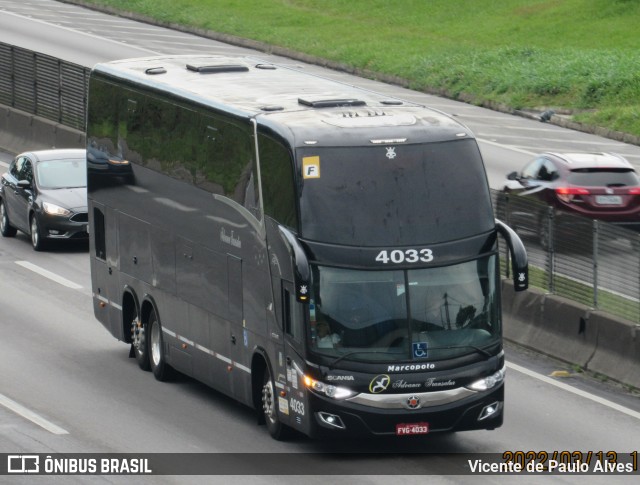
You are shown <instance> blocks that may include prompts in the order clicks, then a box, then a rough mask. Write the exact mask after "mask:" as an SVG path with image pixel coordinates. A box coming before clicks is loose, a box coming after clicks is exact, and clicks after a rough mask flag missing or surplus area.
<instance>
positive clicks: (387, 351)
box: [329, 345, 494, 369]
mask: <svg viewBox="0 0 640 485" xmlns="http://www.w3.org/2000/svg"><path fill="white" fill-rule="evenodd" d="M453 349H473V350H475V351H476V352H478V353H479V354H482V355H484V356H485V357H493V356H494V355H493V354H491V353H490V352H489V351H487V350H485V349H482V348H480V347H476V346H475V345H449V346H446V347H429V350H453ZM397 353H398V352H392V351H390V350H354V351H352V352H347V353H346V354H344V355H341V356H340V357H338V358H337V359H336V360H334V361H333V362H331V363H330V364H329V369H333V368H334V366H335V365H336V364H337V363H338V362H340V361H341V360H344V359H346V358H347V357H350V356H352V355H354V354H397Z"/></svg>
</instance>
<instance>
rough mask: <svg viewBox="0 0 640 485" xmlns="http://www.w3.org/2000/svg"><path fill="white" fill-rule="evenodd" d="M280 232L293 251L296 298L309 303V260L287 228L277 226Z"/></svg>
mask: <svg viewBox="0 0 640 485" xmlns="http://www.w3.org/2000/svg"><path fill="white" fill-rule="evenodd" d="M278 230H279V231H280V234H281V235H282V237H283V238H284V239H285V241H286V242H287V243H288V245H289V248H290V249H291V251H292V252H293V263H294V270H293V272H294V275H293V277H294V280H295V281H294V285H295V293H296V300H298V301H299V302H302V303H309V283H310V282H311V271H310V269H309V260H308V259H307V255H306V253H305V252H304V249H302V245H301V244H300V241H298V238H297V237H295V236H294V235H293V233H292V232H291V231H289V229H287V228H285V227H283V226H278Z"/></svg>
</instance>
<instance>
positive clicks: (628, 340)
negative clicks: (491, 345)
mask: <svg viewBox="0 0 640 485" xmlns="http://www.w3.org/2000/svg"><path fill="white" fill-rule="evenodd" d="M502 309H503V321H504V329H503V334H504V338H505V339H506V340H508V341H512V342H515V343H517V344H519V345H522V346H523V347H527V348H530V349H532V350H535V351H537V352H540V353H543V354H546V355H549V356H551V357H554V358H556V359H558V360H561V361H563V362H567V363H570V364H576V365H579V366H580V367H582V368H584V369H586V370H589V371H591V372H596V373H598V374H602V375H604V376H606V377H608V378H610V379H613V380H615V381H618V382H621V383H623V384H627V385H630V386H633V387H636V388H640V325H637V324H635V323H633V322H629V321H626V320H624V319H622V318H619V317H615V316H612V315H610V314H607V313H604V312H601V311H595V310H592V309H590V308H589V307H587V306H585V305H581V304H579V303H576V302H573V301H571V300H567V299H565V298H562V297H559V296H556V295H550V294H546V293H545V292H543V291H542V290H539V289H537V288H530V289H528V290H527V291H524V292H520V293H516V292H515V291H514V290H513V284H512V282H511V280H508V279H503V280H502Z"/></svg>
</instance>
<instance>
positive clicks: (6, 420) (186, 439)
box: [0, 0, 640, 483]
mask: <svg viewBox="0 0 640 485" xmlns="http://www.w3.org/2000/svg"><path fill="white" fill-rule="evenodd" d="M0 9H3V10H4V11H0V40H1V41H5V42H6V41H8V39H7V38H6V35H7V32H11V31H10V30H8V29H9V28H10V27H11V26H18V25H20V26H21V28H20V29H18V30H20V31H23V32H24V31H26V32H29V33H30V35H28V36H27V37H28V39H29V40H28V42H34V43H35V44H34V45H36V46H37V45H39V46H40V47H41V49H37V50H44V49H47V50H48V53H51V54H53V55H59V56H60V57H65V58H67V59H69V60H72V61H74V62H81V63H85V65H90V63H92V62H98V61H100V60H105V59H108V58H115V57H108V56H116V57H118V56H120V57H121V56H126V57H130V56H131V55H140V54H141V52H142V55H148V54H150V53H151V52H149V51H153V52H157V53H166V52H169V53H171V52H180V53H186V52H203V51H207V52H212V53H229V52H236V48H232V47H230V46H225V45H222V44H219V43H216V42H212V41H208V40H206V39H203V38H199V37H194V36H190V35H187V34H182V33H177V32H171V31H168V30H165V29H156V28H154V27H152V26H148V25H140V24H136V23H133V22H131V21H129V20H124V19H117V18H113V17H105V16H103V15H102V14H97V13H95V12H90V11H86V10H84V9H79V8H77V7H73V6H69V5H65V4H61V3H57V2H52V1H45V0H38V1H27V2H13V1H6V0H0ZM27 15H29V16H30V17H28V16H27ZM22 22H24V24H22ZM43 22H44V23H43ZM55 24H60V25H61V27H55ZM12 28H13V27H12ZM105 39H106V40H105ZM114 40H117V44H116V43H114ZM9 41H10V40H9ZM25 42H27V41H26V40H25ZM21 45H22V44H21ZM34 45H31V44H29V45H26V44H24V46H26V47H30V48H35V47H34ZM129 49H130V50H129ZM57 50H60V53H56V51H57ZM62 51H64V55H63V54H62V53H61V52H62ZM136 52H137V53H136ZM241 52H243V53H248V52H249V51H247V50H241ZM260 55H261V56H263V57H266V58H271V56H267V55H263V54H260ZM74 56H77V57H74ZM79 59H85V60H83V61H80V60H79ZM285 62H289V63H291V62H294V61H286V60H285ZM296 64H298V63H296ZM305 69H309V70H313V71H314V72H316V71H317V72H322V73H323V74H324V75H327V76H332V77H333V76H336V77H340V78H341V79H343V80H345V81H346V82H352V83H354V84H355V83H356V82H358V83H361V84H362V85H365V86H368V87H371V88H375V89H376V90H378V91H380V90H387V91H388V92H393V93H396V95H399V96H400V97H405V98H410V99H413V100H417V99H419V100H422V102H425V103H427V104H430V105H432V106H435V107H438V108H439V109H442V110H443V111H446V112H448V113H452V114H454V115H456V116H458V117H459V118H460V119H461V120H462V121H464V122H465V123H467V124H468V125H469V126H470V127H471V128H472V129H473V130H474V131H475V133H476V135H477V136H478V138H479V139H480V141H481V147H482V150H483V154H484V155H485V158H486V159H487V165H488V172H489V179H490V180H491V181H492V185H495V183H497V182H495V180H497V179H499V178H501V175H503V174H504V173H505V172H507V171H509V170H512V169H516V168H518V167H519V166H520V165H522V163H524V161H526V160H527V159H528V158H529V156H530V154H531V153H535V152H537V151H540V149H550V148H551V149H558V150H560V149H562V150H570V149H571V150H573V149H576V150H578V149H579V150H584V149H586V147H590V148H591V149H597V150H604V149H606V150H612V149H613V148H614V147H615V150H616V151H618V152H620V153H625V154H626V155H627V156H628V157H629V159H630V160H632V161H635V162H640V149H638V147H631V146H627V145H623V144H618V143H616V142H612V141H610V140H606V139H602V138H598V137H593V136H590V135H585V134H581V133H575V132H571V131H568V130H564V129H561V128H557V127H554V126H550V125H545V124H541V123H539V122H534V121H531V120H526V119H523V118H517V117H510V116H507V115H503V114H500V113H495V112H492V111H488V110H484V109H479V108H476V107H472V106H468V105H464V104H462V103H455V102H452V101H448V100H443V99H439V98H436V97H433V96H428V95H424V94H420V93H413V92H411V91H408V90H404V89H399V88H396V87H392V86H386V85H381V84H379V83H374V82H373V81H367V80H358V79H357V78H354V77H352V76H346V75H344V74H339V73H333V72H327V71H324V70H321V69H320V68H317V67H314V66H309V67H305ZM543 147H544V148H543ZM9 159H10V155H8V154H2V155H0V169H1V168H2V166H3V165H2V163H4V164H5V165H4V166H6V163H7V162H8V161H9ZM0 329H2V335H3V336H2V338H1V339H0V453H2V452H4V453H74V452H97V453H98V452H99V453H109V452H118V453H156V452H157V453H266V452H268V453H281V454H286V455H287V456H288V457H289V458H290V460H291V469H290V470H287V469H284V470H283V471H282V473H283V475H282V476H277V477H275V476H270V475H259V474H255V475H250V476H247V477H211V478H209V477H208V478H205V477H197V476H195V477H184V476H182V477H171V476H163V477H158V476H156V477H151V478H149V479H147V480H143V479H142V478H139V477H136V478H135V479H132V478H126V477H111V476H108V477H33V478H32V479H31V480H33V481H37V479H38V478H42V480H40V481H41V482H43V483H75V482H78V483H87V482H89V483H94V482H95V483H205V482H206V483H230V482H237V483H276V482H277V483H299V482H300V481H301V480H304V481H305V482H307V483H326V480H327V479H326V478H324V477H321V476H305V477H302V478H301V477H299V476H290V475H286V473H287V471H296V470H299V468H297V467H296V463H297V460H296V454H300V453H305V452H309V453H321V452H329V451H331V452H333V451H338V452H354V451H357V452H365V453H376V454H377V455H376V457H375V458H372V457H365V458H362V459H358V460H353V461H348V462H347V463H345V462H344V460H340V461H336V460H335V459H330V458H327V457H324V456H321V457H319V458H318V459H317V460H318V462H319V463H316V466H326V467H327V470H330V469H332V468H333V467H339V466H343V467H346V469H347V472H348V473H357V474H358V475H359V476H358V477H345V478H340V477H332V478H331V481H333V482H342V483H354V482H358V483H404V482H405V481H406V480H416V478H411V477H409V478H407V477H406V476H405V475H411V474H416V473H424V474H429V473H432V472H433V470H434V469H439V468H440V467H441V466H443V465H444V466H446V465H447V463H448V462H447V458H446V457H444V458H443V457H439V456H435V455H430V454H431V453H502V452H504V451H518V450H520V451H528V450H536V451H542V450H546V451H574V450H583V451H588V450H592V451H609V450H614V451H618V452H619V453H628V452H630V451H633V450H638V448H639V442H640V440H639V439H638V436H640V398H639V397H638V396H637V395H632V394H630V393H628V392H626V391H625V390H624V389H621V388H619V387H616V386H613V385H609V384H608V383H603V382H599V381H597V380H593V379H591V378H589V377H587V376H584V375H581V374H575V373H573V372H572V370H571V369H570V368H568V369H567V368H566V367H565V366H562V365H561V364H559V363H557V362H553V361H551V360H549V359H546V358H544V357H542V356H539V355H536V354H531V353H528V352H525V351H523V350H521V349H518V348H513V347H508V348H507V360H508V363H509V364H508V374H507V379H506V392H507V398H506V418H505V419H506V421H505V425H504V426H503V427H502V428H500V429H498V430H496V431H492V432H489V431H476V432H467V433H456V434H453V435H444V436H438V435H433V436H429V437H428V438H427V439H424V440H407V441H401V440H349V441H340V442H314V441H311V440H308V439H306V438H302V437H301V438H297V439H294V440H292V441H290V442H284V443H281V442H275V441H273V440H272V439H271V438H270V437H269V435H268V433H267V432H266V429H265V428H264V427H258V426H256V424H255V417H254V414H253V412H252V411H251V410H249V409H247V408H245V407H243V406H240V405H239V404H237V403H235V402H234V401H232V400H230V399H228V398H226V397H224V396H222V395H220V394H219V393H216V392H215V391H212V390H210V389H208V388H206V387H205V386H203V385H201V384H199V383H197V382H194V381H192V380H190V379H178V380H177V381H175V382H171V383H166V384H164V383H158V382H156V381H155V380H154V378H153V376H152V375H151V374H150V373H145V372H142V371H140V370H139V369H138V367H137V365H136V363H135V361H134V360H133V359H129V358H128V348H127V346H126V345H124V344H122V343H119V342H116V341H115V340H114V339H113V338H112V337H111V336H110V335H109V334H108V333H107V331H106V330H104V329H103V328H102V326H101V325H100V324H99V323H98V322H97V321H96V320H95V318H94V317H93V313H92V308H91V296H90V276H89V261H88V253H87V250H86V247H83V246H81V245H80V246H78V245H74V246H58V247H55V248H53V249H52V250H51V251H49V252H46V253H35V252H34V251H32V249H31V247H30V244H29V242H28V239H27V238H26V236H24V235H22V234H19V235H18V236H17V237H16V238H11V239H6V238H3V239H1V240H0ZM559 369H562V370H566V371H568V374H569V377H565V378H555V377H552V378H550V377H548V376H549V375H551V373H552V372H553V371H555V370H559ZM16 405H17V406H16ZM380 464H382V465H383V466H384V467H385V468H386V469H387V470H388V473H389V474H390V475H379V474H372V473H370V471H371V470H376V469H377V468H376V467H379V466H380ZM241 466H242V465H240V467H241ZM314 468H315V467H314ZM239 471H240V468H239ZM298 473H301V472H300V471H298ZM7 478H8V477H0V482H2V483H23V482H24V480H22V479H20V480H18V479H16V480H13V481H12V480H6V479H7ZM11 478H13V477H11ZM45 478H46V480H45ZM545 478H548V477H544V478H543V477H536V479H533V478H532V477H529V478H526V477H525V478H523V480H524V482H526V483H529V482H536V483H537V482H539V481H545ZM427 479H428V480H429V481H431V482H434V483H460V482H466V481H470V480H473V478H471V477H460V476H447V475H444V476H442V475H440V474H438V475H436V476H431V477H428V478H424V477H422V478H418V480H421V481H423V480H427ZM31 480H30V481H31ZM476 480H477V478H476ZM481 480H482V481H483V482H486V483H507V481H509V482H511V481H513V478H512V477H492V476H484V477H482V478H481ZM549 480H550V479H549ZM578 480H579V481H580V482H587V483H601V482H602V477H594V476H590V477H575V476H557V477H554V482H560V483H577V482H578ZM607 480H608V481H610V482H613V483H616V482H619V483H627V482H630V480H631V478H630V477H608V478H607ZM636 480H637V478H636Z"/></svg>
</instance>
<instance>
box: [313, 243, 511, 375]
mask: <svg viewBox="0 0 640 485" xmlns="http://www.w3.org/2000/svg"><path fill="white" fill-rule="evenodd" d="M311 298H312V300H311V304H310V305H309V326H310V332H309V338H310V341H311V342H310V343H311V348H312V349H313V350H314V351H315V352H317V353H319V354H323V355H326V356H331V357H336V358H337V359H340V360H343V359H344V360H356V361H359V362H381V361H384V362H397V361H407V360H418V359H420V360H426V361H429V360H441V359H448V358H454V357H458V356H461V355H465V354H469V353H473V352H480V353H484V352H485V350H484V349H485V348H487V347H488V346H492V345H495V344H497V343H498V342H499V341H500V338H501V322H500V309H499V302H498V297H497V258H496V256H495V255H491V256H487V257H483V258H480V259H478V260H474V261H468V262H465V263H460V264H456V265H452V266H445V267H437V268H425V269H415V270H411V269H410V270H391V271H362V270H353V269H342V268H333V267H327V266H313V284H312V295H311Z"/></svg>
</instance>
